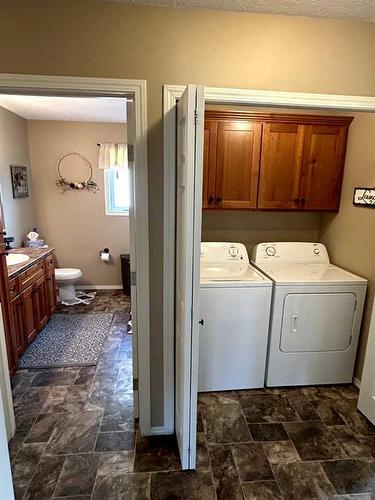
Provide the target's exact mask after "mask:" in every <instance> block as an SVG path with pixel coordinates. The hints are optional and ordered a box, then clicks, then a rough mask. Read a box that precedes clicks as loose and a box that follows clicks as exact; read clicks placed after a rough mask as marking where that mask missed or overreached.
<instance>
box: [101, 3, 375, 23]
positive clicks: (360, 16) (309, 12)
mask: <svg viewBox="0 0 375 500" xmlns="http://www.w3.org/2000/svg"><path fill="white" fill-rule="evenodd" d="M104 1H110V2H117V3H131V4H142V5H159V6H165V7H182V8H187V9H217V10H232V11H238V12H256V13H264V14H280V15H286V16H309V17H331V18H346V19H353V20H358V21H371V22H374V21H375V0H104Z"/></svg>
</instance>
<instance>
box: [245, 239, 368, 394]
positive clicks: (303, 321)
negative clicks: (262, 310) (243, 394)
mask: <svg viewBox="0 0 375 500" xmlns="http://www.w3.org/2000/svg"><path fill="white" fill-rule="evenodd" d="M252 261H253V263H254V264H255V265H256V266H257V267H258V269H260V270H261V271H262V272H263V273H265V274H266V275H267V276H268V277H269V278H270V279H272V281H273V283H274V285H273V287H274V288H273V299H272V312H271V322H270V341H269V348H268V360H267V374H266V385H267V386H293V385H310V384H339V383H351V382H352V380H353V371H354V363H355V356H356V352H357V345H358V336H359V332H360V327H361V321H362V314H363V306H364V301H365V296H366V289H367V281H366V280H365V279H363V278H361V277H359V276H356V275H355V274H352V273H350V272H348V271H345V270H344V269H341V268H339V267H337V266H334V265H332V264H331V263H330V261H329V257H328V253H327V250H326V248H325V246H324V245H323V244H321V243H298V242H296V243H286V242H282V243H260V244H258V245H257V246H256V247H255V248H254V251H253V254H252Z"/></svg>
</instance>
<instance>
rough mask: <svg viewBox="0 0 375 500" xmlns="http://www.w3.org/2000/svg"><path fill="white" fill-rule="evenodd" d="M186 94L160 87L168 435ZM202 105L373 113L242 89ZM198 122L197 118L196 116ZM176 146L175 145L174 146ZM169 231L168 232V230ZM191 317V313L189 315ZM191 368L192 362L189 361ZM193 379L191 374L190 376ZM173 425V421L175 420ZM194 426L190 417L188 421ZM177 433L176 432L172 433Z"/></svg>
mask: <svg viewBox="0 0 375 500" xmlns="http://www.w3.org/2000/svg"><path fill="white" fill-rule="evenodd" d="M184 92H186V87H183V86H169V85H167V86H165V87H164V100H163V103H164V160H165V163H164V173H165V178H164V179H165V184H164V188H165V196H164V204H165V206H164V214H165V219H164V228H165V229H164V231H165V232H164V247H165V248H166V252H165V255H164V258H165V268H164V283H165V286H164V326H165V328H164V353H165V355H164V370H165V379H164V380H165V382H164V383H165V392H164V396H165V399H164V402H165V415H166V417H165V418H166V421H167V422H168V423H169V429H170V432H173V428H174V423H175V421H174V418H175V400H174V396H173V387H174V386H175V385H176V393H177V390H178V389H177V383H178V381H177V380H176V381H175V380H174V363H175V356H174V336H175V319H174V304H175V302H174V301H175V296H174V292H173V290H174V288H173V287H174V279H175V277H174V271H173V269H174V265H175V260H174V256H175V248H174V245H175V243H174V242H175V233H174V230H173V228H174V227H175V213H176V210H175V192H176V191H177V188H176V184H177V178H176V164H177V162H176V144H178V142H177V143H176V142H175V140H174V134H175V133H176V130H177V116H178V114H176V107H177V103H178V102H179V99H180V98H181V96H182V95H183V93H184ZM205 103H210V104H219V105H222V104H231V105H248V106H269V107H282V108H306V109H315V110H317V109H329V110H333V111H365V112H373V111H374V109H375V102H374V99H373V98H366V97H359V96H334V95H319V94H303V93H288V92H272V91H252V90H244V89H224V88H205ZM198 119H199V117H198ZM177 147H178V146H177ZM171 228H172V229H171ZM192 315H194V311H193V312H192ZM191 366H194V361H191ZM192 376H194V375H192ZM176 424H177V420H176ZM190 424H191V426H194V425H195V422H194V418H192V420H191V422H190ZM176 432H177V431H176Z"/></svg>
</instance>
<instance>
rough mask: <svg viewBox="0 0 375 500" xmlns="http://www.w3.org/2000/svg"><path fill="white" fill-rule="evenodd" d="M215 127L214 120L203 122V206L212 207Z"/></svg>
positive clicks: (215, 141)
mask: <svg viewBox="0 0 375 500" xmlns="http://www.w3.org/2000/svg"><path fill="white" fill-rule="evenodd" d="M217 127H218V122H217V121H215V120H205V122H204V150H203V200H202V206H203V208H214V204H215V189H216V153H217Z"/></svg>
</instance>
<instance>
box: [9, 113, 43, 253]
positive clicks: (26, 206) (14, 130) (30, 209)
mask: <svg viewBox="0 0 375 500" xmlns="http://www.w3.org/2000/svg"><path fill="white" fill-rule="evenodd" d="M10 165H22V166H25V167H28V177H29V197H28V198H17V199H14V198H13V191H12V182H11V176H10ZM29 167H30V165H29V150H28V144H27V123H26V120H24V119H23V118H21V117H20V116H18V115H16V114H14V113H11V112H10V111H8V110H7V109H4V108H2V107H0V186H1V194H2V201H3V211H4V219H5V229H6V231H7V233H8V236H14V238H15V241H14V243H13V246H20V245H21V241H22V238H23V236H25V234H27V233H28V232H29V231H30V230H31V229H32V228H33V227H35V225H36V217H35V207H34V192H33V189H32V177H31V171H30V168H29Z"/></svg>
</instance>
